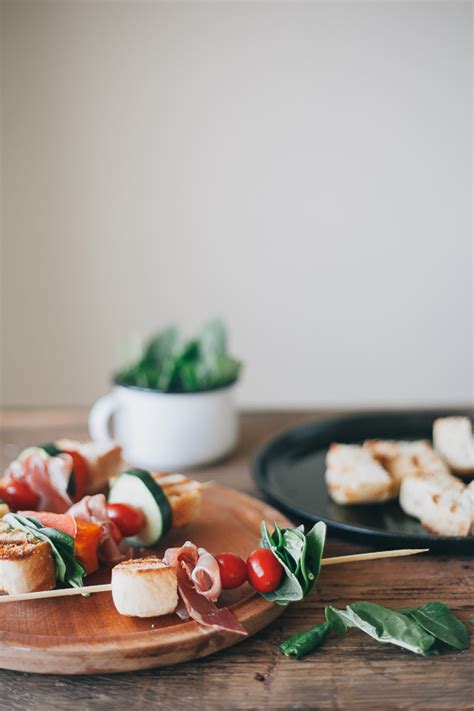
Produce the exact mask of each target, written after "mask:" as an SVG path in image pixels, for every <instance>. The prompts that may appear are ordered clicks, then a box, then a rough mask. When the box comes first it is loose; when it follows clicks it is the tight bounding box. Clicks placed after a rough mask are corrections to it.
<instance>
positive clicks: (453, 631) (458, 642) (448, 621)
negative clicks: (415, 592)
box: [405, 602, 469, 649]
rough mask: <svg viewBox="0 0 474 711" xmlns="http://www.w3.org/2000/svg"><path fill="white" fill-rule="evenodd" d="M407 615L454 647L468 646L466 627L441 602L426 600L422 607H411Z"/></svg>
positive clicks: (463, 647)
mask: <svg viewBox="0 0 474 711" xmlns="http://www.w3.org/2000/svg"><path fill="white" fill-rule="evenodd" d="M405 614H408V616H409V617H410V618H411V619H413V620H414V621H415V622H417V623H418V624H419V626H420V627H422V628H423V629H424V630H425V631H426V632H428V633H429V634H431V635H433V637H436V639H439V640H440V641H441V642H444V643H445V644H447V645H448V646H449V647H454V648H455V649H467V648H468V647H469V633H468V631H467V627H466V626H465V625H464V623H463V622H461V620H460V619H459V618H457V617H456V616H455V615H453V613H452V612H451V610H450V609H449V607H448V605H445V604H444V603H443V602H428V603H427V604H426V605H422V607H417V608H414V609H413V608H412V609H411V610H410V611H409V612H408V613H405Z"/></svg>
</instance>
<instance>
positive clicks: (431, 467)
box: [364, 439, 449, 493]
mask: <svg viewBox="0 0 474 711" xmlns="http://www.w3.org/2000/svg"><path fill="white" fill-rule="evenodd" d="M364 448H365V449H367V451H368V452H370V454H371V455H372V456H373V457H374V459H376V460H377V461H378V462H379V464H381V465H382V466H383V467H384V469H386V470H387V471H388V473H389V474H390V476H391V477H392V479H393V485H394V487H395V491H396V493H398V491H399V489H400V484H401V482H402V479H404V478H405V477H407V476H414V475H415V476H416V475H417V474H449V469H448V467H447V466H446V464H445V463H444V462H443V460H442V459H441V457H440V456H439V454H438V453H437V452H435V451H434V449H433V448H432V446H431V444H430V443H429V442H428V441H426V440H418V441H416V442H398V441H396V440H383V439H369V440H367V441H366V442H364Z"/></svg>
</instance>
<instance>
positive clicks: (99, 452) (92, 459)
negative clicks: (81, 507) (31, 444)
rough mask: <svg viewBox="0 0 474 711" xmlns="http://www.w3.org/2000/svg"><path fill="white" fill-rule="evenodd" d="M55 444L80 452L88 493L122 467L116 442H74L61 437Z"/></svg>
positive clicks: (120, 449)
mask: <svg viewBox="0 0 474 711" xmlns="http://www.w3.org/2000/svg"><path fill="white" fill-rule="evenodd" d="M56 445H57V446H58V447H59V449H67V450H70V451H72V452H78V453H79V454H82V456H83V457H84V459H85V460H86V462H87V470H88V475H89V480H88V483H87V491H88V492H89V493H91V492H94V491H97V490H98V489H101V488H102V487H103V486H105V484H107V482H108V480H109V479H110V478H113V477H115V476H117V474H119V473H120V471H121V469H122V468H123V461H122V447H121V446H120V445H119V444H117V443H116V442H76V441H74V440H69V439H62V440H59V442H56Z"/></svg>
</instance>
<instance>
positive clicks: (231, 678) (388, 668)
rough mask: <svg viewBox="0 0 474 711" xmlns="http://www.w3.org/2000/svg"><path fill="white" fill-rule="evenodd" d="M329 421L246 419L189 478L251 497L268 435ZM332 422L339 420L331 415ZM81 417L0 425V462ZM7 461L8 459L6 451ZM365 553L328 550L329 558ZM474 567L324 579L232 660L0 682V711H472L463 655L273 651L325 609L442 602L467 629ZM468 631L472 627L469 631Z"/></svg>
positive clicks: (383, 564) (342, 647) (373, 648)
mask: <svg viewBox="0 0 474 711" xmlns="http://www.w3.org/2000/svg"><path fill="white" fill-rule="evenodd" d="M327 414H329V413H321V412H318V413H267V414H266V413H252V414H247V415H245V416H244V417H243V420H242V439H241V444H240V446H239V449H238V451H237V452H236V454H235V455H234V457H232V458H231V459H229V460H227V461H226V462H221V463H219V464H218V465H216V466H215V467H212V468H208V469H206V470H200V471H198V472H194V475H195V476H196V477H197V478H199V479H202V480H205V479H209V478H212V479H214V480H216V481H219V482H222V483H224V484H227V485H229V486H233V487H235V488H237V489H240V490H243V491H246V492H248V493H252V494H254V495H255V494H256V492H255V489H254V486H253V483H252V480H251V478H250V475H249V471H248V464H249V459H250V457H251V456H252V454H253V453H254V451H255V449H256V448H257V447H258V446H259V445H260V444H261V442H263V441H264V440H265V439H266V438H267V437H269V436H270V435H272V434H273V433H275V432H276V431H278V430H280V429H282V428H284V427H288V426H292V425H294V424H297V423H299V422H302V421H306V420H310V419H316V418H320V417H322V416H327ZM331 414H335V413H331ZM84 423H85V412H84V411H80V410H78V411H72V410H67V411H64V412H63V411H48V412H37V413H33V414H31V413H29V412H28V411H25V412H20V413H4V415H3V418H2V430H1V444H2V447H1V450H2V451H1V452H0V455H1V456H2V458H3V463H5V456H6V455H5V447H6V445H8V444H10V445H12V448H15V447H20V446H24V445H26V444H29V443H33V442H40V441H44V440H51V439H54V438H55V437H57V436H60V435H64V434H68V435H71V436H74V437H84V436H85V430H84ZM9 449H11V448H9ZM362 550H367V549H366V548H364V547H362V546H356V545H353V544H350V543H348V542H343V541H339V540H337V539H336V538H332V537H331V538H330V540H329V544H328V555H341V554H343V553H350V552H358V551H362ZM473 590H474V561H473V560H472V559H470V558H468V557H461V556H458V557H455V558H451V557H448V556H442V557H434V556H429V555H428V556H425V555H423V556H419V557H413V558H401V559H398V560H384V561H380V562H377V564H373V563H370V562H368V563H360V564H353V565H351V566H347V567H344V566H341V567H338V566H331V567H327V568H325V569H324V570H323V571H322V573H321V577H320V581H319V584H318V588H317V590H315V591H314V592H313V593H312V594H311V596H310V597H309V598H308V599H306V600H304V601H303V602H302V603H300V604H298V605H294V606H292V607H290V608H288V610H287V611H286V612H285V613H284V615H283V616H282V617H281V618H279V619H278V620H277V621H276V622H274V623H272V624H271V625H270V626H269V627H267V628H266V629H265V630H263V631H262V632H260V633H259V634H257V635H256V636H255V637H254V638H252V639H251V640H248V641H245V642H244V643H242V644H239V645H237V646H235V647H232V648H230V649H228V650H224V651H222V652H219V653H218V654H216V655H214V656H211V657H207V658H205V659H201V660H198V661H196V662H188V663H185V664H182V665H179V666H175V667H165V668H162V669H158V670H150V671H145V672H135V673H127V674H118V675H103V676H95V677H41V676H34V675H28V674H20V673H15V672H0V691H1V699H2V701H1V702H0V707H1V708H2V709H6V710H8V711H10V710H11V711H19V710H20V709H21V710H22V711H23V710H24V709H30V708H37V709H45V708H48V709H52V710H56V709H65V708H69V707H74V708H75V710H76V711H86V710H87V711H89V710H90V709H96V708H98V707H99V706H100V707H102V706H106V705H111V706H112V705H113V708H114V709H130V708H142V707H145V706H150V707H158V706H159V707H160V708H165V709H168V708H169V709H181V708H183V709H184V708H186V709H189V710H190V711H192V710H194V709H196V710H197V709H199V711H202V709H203V708H206V709H214V708H226V709H253V708H268V709H277V708H284V709H287V708H317V709H351V711H352V710H355V709H407V710H408V709H419V710H420V711H432V710H433V711H437V710H439V711H441V710H446V709H472V708H473V701H472V699H473V678H474V676H473V671H474V663H473V655H472V652H471V651H470V650H468V651H466V652H461V653H453V654H447V655H445V656H442V657H430V658H422V657H417V656H415V655H411V654H410V653H408V652H404V651H403V650H399V649H396V648H394V647H392V646H390V645H387V646H383V645H380V644H377V643H376V642H373V641H371V640H369V639H368V638H366V637H365V636H362V635H360V634H359V633H357V632H351V633H350V634H348V635H346V636H345V637H343V638H340V639H331V640H328V641H327V643H326V644H325V645H324V646H323V647H321V648H320V649H319V650H318V651H317V652H316V653H315V654H313V655H311V656H309V657H306V658H305V659H303V660H300V661H298V662H297V661H294V660H291V659H287V658H286V657H283V656H282V655H280V653H279V652H278V649H277V645H278V643H279V642H280V641H281V640H282V639H284V638H286V637H288V636H290V635H292V634H295V633H296V632H298V631H301V630H303V629H305V628H307V627H308V626H310V625H312V624H315V623H317V622H319V621H321V619H322V616H323V610H324V606H325V605H326V604H328V603H334V604H337V605H338V606H342V605H345V604H347V603H348V602H353V601H354V600H357V599H370V600H373V601H374V602H379V603H381V604H385V605H388V606H390V605H393V607H402V606H404V605H408V604H413V603H421V602H426V601H428V600H435V599H439V600H442V601H444V602H446V603H448V604H449V605H451V606H452V607H453V609H454V611H455V612H456V614H458V615H459V616H460V617H461V618H462V619H463V620H464V621H467V620H468V619H469V618H470V617H472V616H473V615H474V596H473ZM470 629H471V630H474V627H472V626H471V627H470Z"/></svg>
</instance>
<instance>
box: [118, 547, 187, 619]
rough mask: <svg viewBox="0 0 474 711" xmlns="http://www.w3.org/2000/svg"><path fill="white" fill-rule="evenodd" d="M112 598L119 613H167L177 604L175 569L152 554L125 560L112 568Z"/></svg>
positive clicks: (143, 615) (136, 614)
mask: <svg viewBox="0 0 474 711" xmlns="http://www.w3.org/2000/svg"><path fill="white" fill-rule="evenodd" d="M112 597H113V601H114V604H115V607H116V608H117V611H118V612H120V614H121V615H127V616H129V617H158V616H159V615H169V614H170V613H172V612H174V611H175V610H176V607H177V605H178V583H177V577H176V570H175V568H173V567H171V566H169V565H166V564H165V563H163V562H162V561H161V560H160V559H159V558H156V557H154V556H150V557H148V558H137V559H134V560H126V561H124V562H123V563H119V564H118V565H116V566H115V567H114V568H113V569H112Z"/></svg>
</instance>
